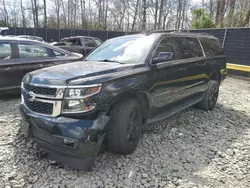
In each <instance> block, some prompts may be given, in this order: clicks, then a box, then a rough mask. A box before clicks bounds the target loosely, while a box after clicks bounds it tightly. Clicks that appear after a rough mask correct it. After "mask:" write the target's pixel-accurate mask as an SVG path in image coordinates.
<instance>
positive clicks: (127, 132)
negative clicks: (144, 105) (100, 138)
mask: <svg viewBox="0 0 250 188" xmlns="http://www.w3.org/2000/svg"><path fill="white" fill-rule="evenodd" d="M110 116H111V121H110V124H109V127H108V132H107V144H108V148H109V149H110V150H111V151H113V152H115V153H121V154H125V155H126V154H130V153H132V152H133V151H134V150H135V149H136V147H137V145H138V143H139V139H140V136H141V133H142V113H141V107H140V104H139V103H138V101H137V100H134V99H125V100H124V101H123V102H120V103H118V104H116V105H114V106H113V107H112V109H111V111H110Z"/></svg>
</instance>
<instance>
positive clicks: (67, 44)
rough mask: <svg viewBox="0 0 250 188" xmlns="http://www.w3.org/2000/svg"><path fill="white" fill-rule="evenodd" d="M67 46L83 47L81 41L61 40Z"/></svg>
mask: <svg viewBox="0 0 250 188" xmlns="http://www.w3.org/2000/svg"><path fill="white" fill-rule="evenodd" d="M61 41H63V42H64V43H65V45H66V46H81V42H80V39H79V38H78V39H63V40H61Z"/></svg>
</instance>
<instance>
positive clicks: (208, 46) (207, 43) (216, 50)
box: [200, 38, 222, 56]
mask: <svg viewBox="0 0 250 188" xmlns="http://www.w3.org/2000/svg"><path fill="white" fill-rule="evenodd" d="M200 41H201V44H202V46H203V49H204V52H205V54H206V56H215V55H219V54H221V52H222V47H221V44H220V41H219V40H218V39H210V38H200Z"/></svg>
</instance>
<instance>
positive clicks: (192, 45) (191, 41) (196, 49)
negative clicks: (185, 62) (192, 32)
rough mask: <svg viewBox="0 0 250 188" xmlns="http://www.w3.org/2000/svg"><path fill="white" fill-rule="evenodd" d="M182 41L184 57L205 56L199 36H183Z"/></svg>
mask: <svg viewBox="0 0 250 188" xmlns="http://www.w3.org/2000/svg"><path fill="white" fill-rule="evenodd" d="M180 41H181V45H182V59H187V58H194V57H203V52H202V49H201V45H200V43H199V41H198V40H197V38H188V37H181V38H180Z"/></svg>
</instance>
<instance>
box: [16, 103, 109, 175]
mask: <svg viewBox="0 0 250 188" xmlns="http://www.w3.org/2000/svg"><path fill="white" fill-rule="evenodd" d="M20 113H21V115H22V119H23V121H24V122H27V123H28V124H29V136H30V137H32V138H33V139H34V141H35V142H36V143H37V144H38V145H39V146H40V147H41V148H43V149H44V150H45V151H46V152H48V153H49V154H50V155H51V157H52V158H53V159H54V160H56V161H59V162H61V163H62V164H64V165H65V166H69V167H72V168H75V169H78V170H90V169H91V168H92V166H93V164H94V161H95V157H96V156H97V155H98V154H99V151H100V149H101V146H102V143H103V140H104V137H105V132H104V131H103V129H104V128H105V126H106V124H107V122H108V121H109V117H107V116H104V115H100V116H98V118H97V119H95V120H79V119H72V118H66V117H58V118H52V117H45V116H40V115H37V114H34V113H33V112H31V111H29V110H28V109H27V108H26V107H25V106H23V105H20Z"/></svg>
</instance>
